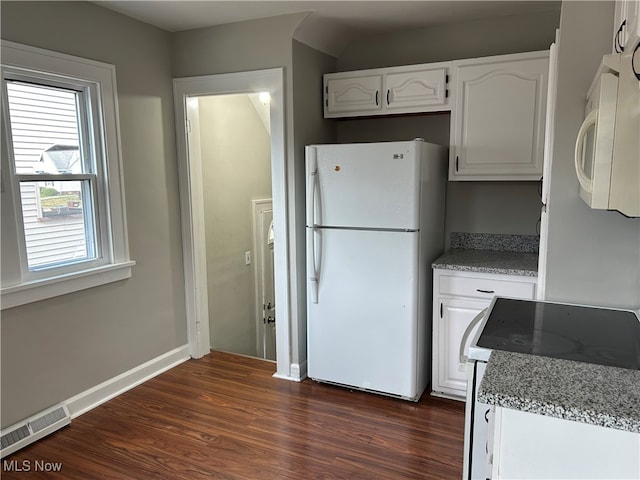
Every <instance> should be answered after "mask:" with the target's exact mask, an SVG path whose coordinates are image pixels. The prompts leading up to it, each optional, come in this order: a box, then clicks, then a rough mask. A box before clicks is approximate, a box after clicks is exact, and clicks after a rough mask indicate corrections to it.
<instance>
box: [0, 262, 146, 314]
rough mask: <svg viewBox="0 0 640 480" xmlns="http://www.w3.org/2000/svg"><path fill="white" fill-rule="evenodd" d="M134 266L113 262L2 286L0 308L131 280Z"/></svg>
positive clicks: (131, 263) (3, 308)
mask: <svg viewBox="0 0 640 480" xmlns="http://www.w3.org/2000/svg"><path fill="white" fill-rule="evenodd" d="M135 264H136V262H134V261H127V262H121V263H115V264H110V265H105V266H102V267H97V268H92V269H89V270H83V271H82V272H74V273H69V274H66V275H60V276H57V277H50V278H45V279H42V280H35V281H32V282H25V283H20V284H18V285H11V286H9V287H4V288H2V289H0V293H1V294H2V301H1V302H0V305H1V309H2V310H5V309H8V308H13V307H18V306H20V305H26V304H27V303H32V302H38V301H40V300H45V299H47V298H52V297H57V296H59V295H66V294H67V293H72V292H77V291H80V290H85V289H87V288H92V287H97V286H99V285H105V284H107V283H111V282H117V281H119V280H125V279H127V278H130V277H131V267H133V266H134V265H135Z"/></svg>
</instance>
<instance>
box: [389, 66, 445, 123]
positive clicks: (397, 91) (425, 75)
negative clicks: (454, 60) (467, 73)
mask: <svg viewBox="0 0 640 480" xmlns="http://www.w3.org/2000/svg"><path fill="white" fill-rule="evenodd" d="M446 76H447V69H446V68H435V69H425V68H422V69H419V70H415V71H410V72H399V73H388V74H387V75H386V76H385V88H386V93H385V96H386V97H385V99H384V102H385V105H386V108H387V110H389V113H393V110H404V109H407V108H415V107H419V106H431V105H444V104H445V103H446V98H447V97H446V93H445V92H446V89H447V84H446Z"/></svg>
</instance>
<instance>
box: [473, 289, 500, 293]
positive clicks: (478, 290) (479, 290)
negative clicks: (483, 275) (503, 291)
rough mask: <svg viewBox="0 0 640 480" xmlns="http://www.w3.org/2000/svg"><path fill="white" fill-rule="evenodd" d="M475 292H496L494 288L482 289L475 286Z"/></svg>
mask: <svg viewBox="0 0 640 480" xmlns="http://www.w3.org/2000/svg"><path fill="white" fill-rule="evenodd" d="M476 292H480V293H496V292H495V290H482V289H480V288H476Z"/></svg>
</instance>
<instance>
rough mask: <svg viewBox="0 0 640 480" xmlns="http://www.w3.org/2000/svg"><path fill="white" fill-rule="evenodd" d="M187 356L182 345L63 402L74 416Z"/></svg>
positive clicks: (183, 360) (164, 369)
mask: <svg viewBox="0 0 640 480" xmlns="http://www.w3.org/2000/svg"><path fill="white" fill-rule="evenodd" d="M189 358H191V357H190V356H189V345H183V346H182V347H178V348H175V349H173V350H171V351H169V352H167V353H165V354H162V355H160V356H159V357H156V358H153V359H151V360H149V361H148V362H146V363H143V364H142V365H138V366H137V367H135V368H132V369H131V370H129V371H127V372H124V373H122V374H120V375H118V376H116V377H113V378H111V379H109V380H107V381H105V382H102V383H101V384H99V385H96V386H95V387H92V388H90V389H89V390H85V391H84V392H82V393H79V394H78V395H76V396H74V397H71V398H70V399H68V400H67V401H66V402H64V403H65V404H66V405H67V408H68V409H69V413H70V414H71V418H76V417H78V416H80V415H82V414H83V413H86V412H88V411H89V410H91V409H92V408H95V407H97V406H98V405H101V404H102V403H104V402H106V401H108V400H111V399H112V398H114V397H117V396H118V395H120V394H121V393H124V392H126V391H127V390H130V389H132V388H133V387H135V386H137V385H140V384H141V383H143V382H146V381H147V380H149V379H151V378H153V377H155V376H157V375H159V374H161V373H162V372H166V371H167V370H169V369H171V368H173V367H175V366H176V365H179V364H181V363H183V362H185V361H186V360H189Z"/></svg>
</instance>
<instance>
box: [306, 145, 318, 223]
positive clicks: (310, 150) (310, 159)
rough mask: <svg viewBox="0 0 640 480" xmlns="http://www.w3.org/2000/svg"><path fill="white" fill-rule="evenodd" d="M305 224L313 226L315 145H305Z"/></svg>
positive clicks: (316, 166)
mask: <svg viewBox="0 0 640 480" xmlns="http://www.w3.org/2000/svg"><path fill="white" fill-rule="evenodd" d="M306 153H307V155H306V157H307V168H308V174H307V175H308V177H307V225H308V226H309V227H313V226H314V220H315V219H314V216H315V210H316V184H317V179H318V157H317V155H318V151H317V149H316V147H310V146H309V147H307V152H306Z"/></svg>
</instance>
